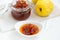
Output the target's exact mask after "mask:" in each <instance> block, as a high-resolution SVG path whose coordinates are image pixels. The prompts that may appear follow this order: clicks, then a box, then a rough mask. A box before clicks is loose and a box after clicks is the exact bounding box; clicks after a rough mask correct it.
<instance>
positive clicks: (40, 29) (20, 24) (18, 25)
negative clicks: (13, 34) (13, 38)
mask: <svg viewBox="0 0 60 40" xmlns="http://www.w3.org/2000/svg"><path fill="white" fill-rule="evenodd" d="M23 24H34V25H37V27H38V29H39V32H38V33H37V34H35V35H24V34H22V33H21V32H20V31H19V28H20V27H21V26H22V25H23ZM15 29H16V31H17V32H18V33H19V34H20V35H22V36H24V37H27V38H28V37H31V38H32V37H35V36H38V35H40V33H41V32H42V31H43V29H44V27H43V25H42V24H41V23H40V22H38V21H33V20H32V21H30V20H28V21H21V22H17V23H16V24H15Z"/></svg>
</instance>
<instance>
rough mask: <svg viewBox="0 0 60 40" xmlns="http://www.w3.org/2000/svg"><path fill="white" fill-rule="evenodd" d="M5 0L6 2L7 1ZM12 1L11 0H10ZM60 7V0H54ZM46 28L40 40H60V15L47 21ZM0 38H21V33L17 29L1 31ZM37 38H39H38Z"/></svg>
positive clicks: (16, 39) (2, 39)
mask: <svg viewBox="0 0 60 40" xmlns="http://www.w3.org/2000/svg"><path fill="white" fill-rule="evenodd" d="M7 1H8V0H5V1H4V2H7ZM9 1H10V0H9ZM52 1H53V2H54V4H55V5H57V7H59V8H60V6H59V4H60V3H59V2H60V0H52ZM46 22H47V24H46V29H45V30H44V32H43V33H42V34H41V37H40V38H39V40H60V17H56V18H52V19H50V20H47V21H46ZM1 23H2V22H1ZM0 40H21V39H20V35H19V33H17V32H16V31H15V30H13V31H9V32H6V33H0ZM36 40H37V39H36Z"/></svg>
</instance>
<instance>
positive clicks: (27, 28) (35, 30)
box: [19, 24, 39, 35]
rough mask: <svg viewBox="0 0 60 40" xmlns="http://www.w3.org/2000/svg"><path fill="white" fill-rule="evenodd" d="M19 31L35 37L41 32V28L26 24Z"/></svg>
mask: <svg viewBox="0 0 60 40" xmlns="http://www.w3.org/2000/svg"><path fill="white" fill-rule="evenodd" d="M19 30H20V32H21V33H23V34H24V35H34V34H37V33H38V32H39V28H38V27H37V25H35V24H24V25H22V27H21V28H20V29H19Z"/></svg>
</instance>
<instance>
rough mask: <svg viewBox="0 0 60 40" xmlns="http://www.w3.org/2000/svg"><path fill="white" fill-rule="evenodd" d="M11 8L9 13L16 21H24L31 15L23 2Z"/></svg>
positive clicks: (18, 2)
mask: <svg viewBox="0 0 60 40" xmlns="http://www.w3.org/2000/svg"><path fill="white" fill-rule="evenodd" d="M13 8H14V9H12V11H11V13H12V16H13V18H14V19H16V20H25V19H27V18H28V17H29V16H30V14H31V9H30V7H29V6H28V4H27V3H26V2H25V1H17V2H16V4H15V5H13Z"/></svg>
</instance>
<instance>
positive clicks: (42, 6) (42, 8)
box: [35, 0, 53, 17]
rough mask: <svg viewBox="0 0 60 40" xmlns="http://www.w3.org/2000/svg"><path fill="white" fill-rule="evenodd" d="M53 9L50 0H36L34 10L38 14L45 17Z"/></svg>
mask: <svg viewBox="0 0 60 40" xmlns="http://www.w3.org/2000/svg"><path fill="white" fill-rule="evenodd" d="M52 10H53V3H52V2H51V1H50V0H38V1H37V3H36V6H35V11H36V13H37V14H38V15H39V16H42V17H46V16H48V15H49V14H50V13H51V12H52Z"/></svg>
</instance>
